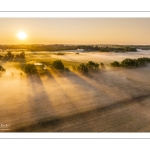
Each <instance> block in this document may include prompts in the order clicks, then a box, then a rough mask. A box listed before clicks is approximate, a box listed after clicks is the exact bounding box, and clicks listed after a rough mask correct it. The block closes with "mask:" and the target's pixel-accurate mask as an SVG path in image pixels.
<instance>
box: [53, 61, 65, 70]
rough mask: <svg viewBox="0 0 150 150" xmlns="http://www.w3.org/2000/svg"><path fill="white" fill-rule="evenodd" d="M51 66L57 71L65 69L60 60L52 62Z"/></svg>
mask: <svg viewBox="0 0 150 150" xmlns="http://www.w3.org/2000/svg"><path fill="white" fill-rule="evenodd" d="M53 66H54V67H55V68H56V69H58V70H64V69H65V67H64V64H63V63H62V61H61V60H55V61H54V62H53Z"/></svg>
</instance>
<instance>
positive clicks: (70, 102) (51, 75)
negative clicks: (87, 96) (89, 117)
mask: <svg viewBox="0 0 150 150" xmlns="http://www.w3.org/2000/svg"><path fill="white" fill-rule="evenodd" d="M53 71H54V70H53ZM55 73H56V74H58V73H59V75H58V76H59V78H60V80H61V77H64V74H61V73H60V72H55V71H54V72H53V73H52V70H51V71H50V70H49V71H47V74H46V75H47V77H48V78H49V80H50V81H51V80H53V83H54V84H56V85H57V88H58V91H59V92H60V93H62V94H63V99H65V101H66V102H67V101H68V103H69V104H70V106H71V108H72V110H75V111H78V108H77V107H76V105H75V103H74V102H73V101H72V99H71V97H69V96H68V94H67V91H65V90H64V89H63V88H62V87H61V84H59V83H58V81H57V80H56V76H57V75H56V76H55V75H54V74H55ZM60 76H61V77H60Z"/></svg>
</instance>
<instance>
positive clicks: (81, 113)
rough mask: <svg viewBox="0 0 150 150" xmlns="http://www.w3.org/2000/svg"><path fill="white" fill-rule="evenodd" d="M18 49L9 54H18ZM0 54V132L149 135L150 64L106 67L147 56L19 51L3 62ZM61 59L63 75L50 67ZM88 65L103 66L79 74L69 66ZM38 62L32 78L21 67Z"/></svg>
mask: <svg viewBox="0 0 150 150" xmlns="http://www.w3.org/2000/svg"><path fill="white" fill-rule="evenodd" d="M20 53H21V51H15V50H14V51H12V54H13V55H15V56H16V55H17V54H18V55H19V54H20ZM6 54H7V52H6V51H5V52H0V55H1V56H2V57H0V60H1V65H2V66H3V68H4V69H5V71H2V72H0V87H1V88H0V89H1V90H0V95H1V96H0V118H1V119H0V124H4V125H5V124H8V125H10V129H9V130H0V132H7V131H8V132H137V131H138V132H144V131H145V132H147V131H150V94H149V93H150V88H149V87H150V65H149V64H148V65H147V66H145V67H139V68H133V69H126V68H111V66H110V63H111V62H113V61H119V62H121V61H122V60H124V59H126V58H130V59H137V58H139V57H148V55H149V54H150V51H149V50H138V51H137V52H126V53H121V52H117V53H115V52H99V51H91V52H79V54H77V53H75V52H74V51H62V52H61V53H60V52H49V51H25V58H24V59H23V60H24V61H22V59H21V61H15V59H14V60H12V61H3V59H2V58H3V57H4V56H5V55H6ZM55 60H61V61H62V62H63V64H64V66H65V68H68V69H69V71H59V70H57V69H55V68H53V62H54V61H55ZM89 61H93V62H95V63H98V64H100V63H101V62H102V63H103V64H104V65H105V67H106V69H105V70H103V69H101V67H100V70H99V71H98V72H89V73H87V74H82V73H80V72H79V71H77V70H76V69H74V67H76V66H78V65H79V64H80V63H87V62H89ZM34 63H42V64H44V66H45V67H46V69H45V70H43V69H41V68H40V67H39V68H38V66H37V67H36V68H37V73H36V74H28V73H27V72H25V71H24V65H26V64H34Z"/></svg>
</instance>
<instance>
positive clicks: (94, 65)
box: [86, 61, 99, 70]
mask: <svg viewBox="0 0 150 150" xmlns="http://www.w3.org/2000/svg"><path fill="white" fill-rule="evenodd" d="M86 66H87V68H88V69H89V70H99V64H97V63H94V62H92V61H89V62H88V63H87V64H86Z"/></svg>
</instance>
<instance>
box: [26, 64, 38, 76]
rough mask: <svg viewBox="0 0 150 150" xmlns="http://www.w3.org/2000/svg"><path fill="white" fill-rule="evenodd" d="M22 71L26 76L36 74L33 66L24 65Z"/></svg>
mask: <svg viewBox="0 0 150 150" xmlns="http://www.w3.org/2000/svg"><path fill="white" fill-rule="evenodd" d="M24 71H25V73H27V74H37V69H36V67H35V65H34V64H26V65H25V69H24Z"/></svg>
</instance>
